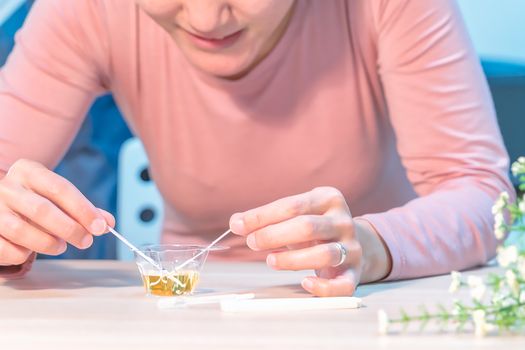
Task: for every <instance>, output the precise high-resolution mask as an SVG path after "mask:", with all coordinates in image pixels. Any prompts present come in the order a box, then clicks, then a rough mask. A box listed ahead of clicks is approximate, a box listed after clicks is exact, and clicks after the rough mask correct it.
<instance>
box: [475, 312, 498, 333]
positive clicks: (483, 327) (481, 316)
mask: <svg viewBox="0 0 525 350" xmlns="http://www.w3.org/2000/svg"><path fill="white" fill-rule="evenodd" d="M485 315H486V314H485V310H476V311H474V312H473V313H472V321H473V322H474V327H475V334H476V336H478V337H483V336H485V335H487V333H488V332H490V331H492V330H494V328H495V327H494V325H493V324H490V323H488V322H487V320H486V318H485Z"/></svg>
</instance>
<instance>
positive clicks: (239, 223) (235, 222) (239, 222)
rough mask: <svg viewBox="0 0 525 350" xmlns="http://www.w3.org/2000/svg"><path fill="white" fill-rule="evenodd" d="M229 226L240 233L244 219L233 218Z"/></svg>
mask: <svg viewBox="0 0 525 350" xmlns="http://www.w3.org/2000/svg"><path fill="white" fill-rule="evenodd" d="M230 228H231V229H232V231H233V232H234V233H236V234H239V235H242V234H243V233H244V221H242V220H241V219H235V220H233V221H232V223H231V225H230Z"/></svg>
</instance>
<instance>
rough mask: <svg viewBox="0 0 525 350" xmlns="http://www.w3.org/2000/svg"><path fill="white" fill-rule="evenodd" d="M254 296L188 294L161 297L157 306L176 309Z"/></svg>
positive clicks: (246, 294)
mask: <svg viewBox="0 0 525 350" xmlns="http://www.w3.org/2000/svg"><path fill="white" fill-rule="evenodd" d="M253 298H255V294H253V293H244V294H216V295H205V296H188V297H176V298H166V299H159V301H158V302H157V306H158V308H159V309H174V308H180V307H186V306H191V305H203V304H216V303H220V302H221V301H223V300H245V299H253Z"/></svg>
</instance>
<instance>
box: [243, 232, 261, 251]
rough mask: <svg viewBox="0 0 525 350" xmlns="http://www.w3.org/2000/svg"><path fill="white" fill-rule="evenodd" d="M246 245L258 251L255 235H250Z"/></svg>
mask: <svg viewBox="0 0 525 350" xmlns="http://www.w3.org/2000/svg"><path fill="white" fill-rule="evenodd" d="M246 244H247V245H248V247H250V248H251V249H253V250H258V249H259V248H258V247H257V242H256V241H255V235H253V234H252V235H249V236H248V238H246Z"/></svg>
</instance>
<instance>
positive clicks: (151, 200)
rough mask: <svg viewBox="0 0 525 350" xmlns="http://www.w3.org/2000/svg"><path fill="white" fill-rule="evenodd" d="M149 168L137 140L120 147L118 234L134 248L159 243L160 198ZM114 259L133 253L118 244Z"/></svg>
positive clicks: (161, 213) (128, 257) (127, 258)
mask: <svg viewBox="0 0 525 350" xmlns="http://www.w3.org/2000/svg"><path fill="white" fill-rule="evenodd" d="M148 164H149V163H148V158H147V156H146V152H145V151H144V147H143V146H142V143H141V142H140V140H139V139H137V138H131V139H129V140H127V141H125V142H124V143H123V145H122V147H121V150H120V157H119V170H118V182H117V230H119V232H120V233H121V234H123V235H124V236H125V237H126V238H127V239H128V240H129V241H130V242H131V243H133V244H134V245H136V246H141V245H144V244H153V243H158V242H159V241H160V235H161V225H162V218H163V215H164V208H163V202H162V197H161V195H160V193H159V191H158V190H157V187H156V186H155V183H154V182H153V181H152V180H151V177H150V175H149V169H148ZM117 259H119V260H132V259H133V253H132V252H131V251H130V250H129V248H128V247H126V246H125V245H124V244H122V243H121V242H118V243H117Z"/></svg>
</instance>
